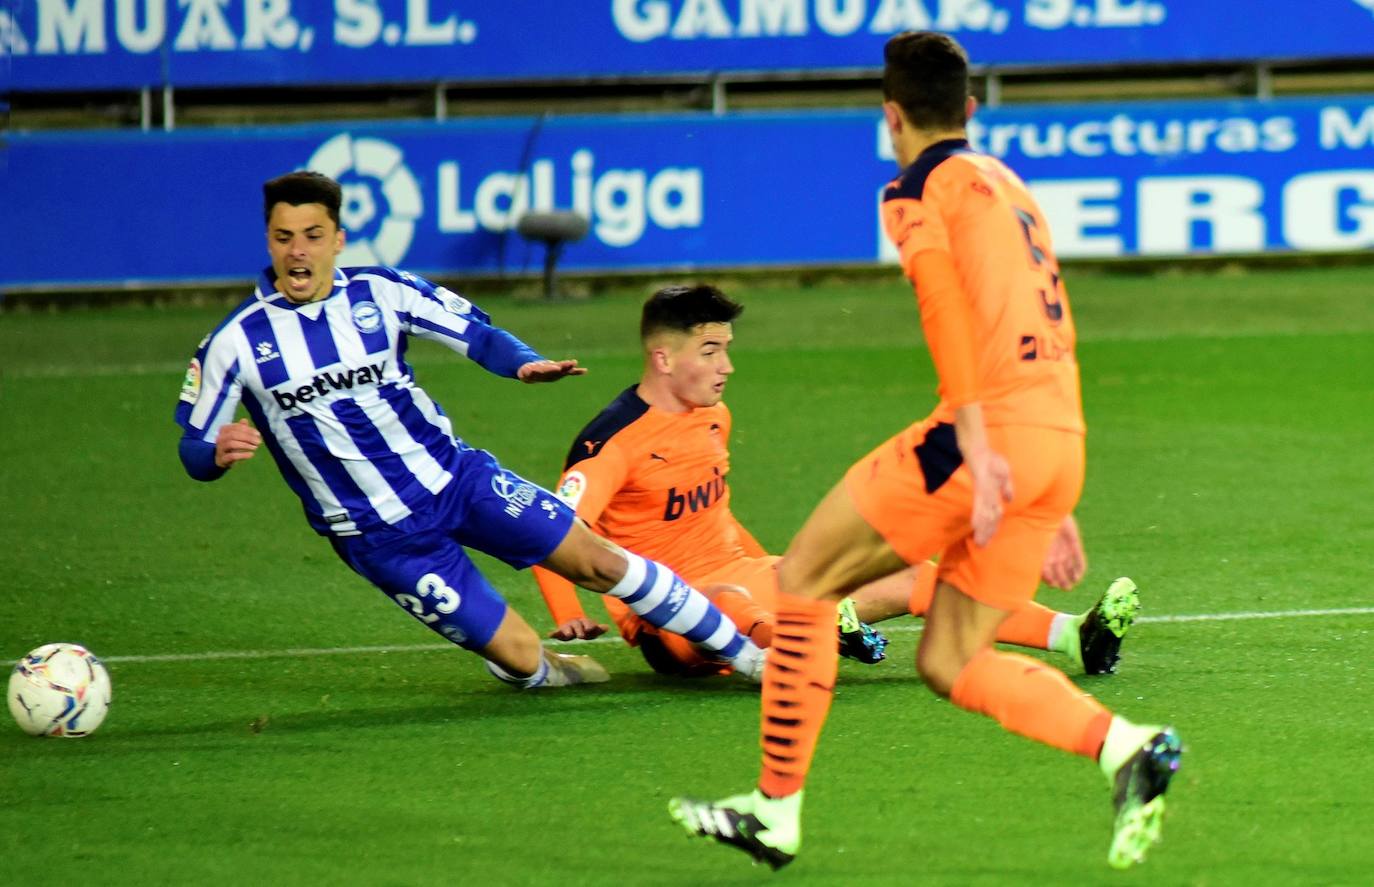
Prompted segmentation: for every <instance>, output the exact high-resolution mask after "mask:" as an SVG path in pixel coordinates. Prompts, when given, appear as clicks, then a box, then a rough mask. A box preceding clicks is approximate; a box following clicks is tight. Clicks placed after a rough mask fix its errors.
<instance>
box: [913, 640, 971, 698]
mask: <svg viewBox="0 0 1374 887" xmlns="http://www.w3.org/2000/svg"><path fill="white" fill-rule="evenodd" d="M967 664H968V661H967V660H963V659H961V658H960V657H959V656H957V655H955V654H954V651H953V650H949V649H939V648H938V647H937V645H936V644H927V643H924V642H923V643H922V644H921V645H920V646H919V647H918V648H917V649H916V673H917V674H919V675H920V676H921V680H922V681H924V682H925V685H926V686H927V687H929V688H930V689H931V690H932V691H934V692H935V693H937V694H939V695H940V696H943V697H945V698H949V694H950V692H951V691H952V690H953V689H954V682H955V681H957V680H958V679H959V672H961V671H963V670H964V666H965V665H967Z"/></svg>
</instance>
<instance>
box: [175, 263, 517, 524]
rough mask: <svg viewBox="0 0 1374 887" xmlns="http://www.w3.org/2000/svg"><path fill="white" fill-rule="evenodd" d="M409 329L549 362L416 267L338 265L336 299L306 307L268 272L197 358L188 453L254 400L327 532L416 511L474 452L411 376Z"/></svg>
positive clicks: (251, 408) (499, 355)
mask: <svg viewBox="0 0 1374 887" xmlns="http://www.w3.org/2000/svg"><path fill="white" fill-rule="evenodd" d="M409 336H416V337H418V338H422V339H432V340H434V341H437V342H441V343H443V344H444V345H447V346H448V347H449V348H452V349H453V350H454V351H456V352H458V353H459V354H463V355H466V356H467V357H469V358H471V359H472V360H474V361H475V362H477V363H478V364H480V365H481V366H483V367H484V368H486V369H487V370H489V371H491V372H493V373H496V374H498V375H503V376H508V377H512V378H513V377H514V376H515V374H516V371H517V370H519V368H520V367H521V366H522V365H524V364H525V363H527V362H529V361H531V360H540V359H541V358H540V356H539V355H538V354H536V353H535V352H534V351H532V350H531V349H530V348H529V347H528V346H527V345H525V344H524V343H523V342H521V341H520V340H519V339H516V338H515V337H514V336H512V335H511V334H509V333H507V332H506V331H504V330H501V329H499V328H497V327H494V326H492V325H491V323H490V318H489V317H488V316H487V315H486V313H484V312H483V311H481V310H480V309H478V308H477V307H476V306H474V305H473V304H472V303H471V302H469V301H468V300H466V299H464V298H463V297H461V296H459V295H457V294H456V293H453V292H451V291H449V290H447V289H444V288H443V287H439V286H435V285H434V284H433V283H430V282H429V281H427V280H425V279H423V278H420V277H416V276H415V275H412V274H408V273H406V272H404V271H397V270H395V269H392V268H379V267H373V268H341V269H336V271H335V279H334V290H333V292H332V293H331V294H330V295H329V296H327V297H326V298H324V299H321V300H319V301H316V302H310V303H308V304H304V305H298V304H295V303H293V302H291V301H290V300H288V299H287V298H286V297H285V296H284V295H282V294H281V293H279V292H277V291H276V288H275V285H274V281H273V273H272V269H271V268H268V269H267V270H266V271H264V272H263V275H262V277H261V278H260V280H259V282H258V287H257V290H256V291H255V292H254V294H253V296H252V297H251V298H249V299H247V300H245V301H244V302H243V303H242V304H241V305H239V306H238V307H237V308H235V309H234V311H232V312H231V313H230V314H229V316H228V317H226V318H225V320H224V321H223V322H222V323H221V324H220V325H219V326H218V327H217V328H216V329H215V330H214V332H212V333H211V334H210V335H209V336H207V337H206V338H205V340H204V341H202V342H201V344H200V347H199V348H198V349H197V351H196V355H195V357H194V358H193V359H192V360H191V365H190V367H189V369H188V370H187V373H186V380H185V383H184V384H183V386H182V390H181V399H180V402H179V403H178V404H177V410H176V421H177V424H179V425H181V427H182V428H183V429H184V434H183V437H182V441H183V458H185V452H186V449H187V444H188V442H190V446H191V447H192V448H199V449H203V447H204V444H206V443H208V444H210V445H211V446H212V447H213V444H214V441H215V438H216V435H217V434H218V432H219V429H220V427H221V426H222V425H224V424H225V423H228V422H231V421H233V418H234V412H235V410H236V408H237V407H238V404H239V403H240V401H241V402H242V403H243V404H244V406H245V408H246V409H247V411H248V414H249V416H250V417H251V418H252V420H253V424H254V425H255V426H257V428H258V430H259V431H260V432H261V433H262V436H263V441H264V443H265V444H266V445H267V448H268V450H269V451H270V452H271V453H272V456H273V458H275V459H276V462H277V467H278V468H279V469H280V470H281V473H282V476H283V477H284V478H285V479H286V482H287V483H288V484H289V485H290V486H291V489H292V490H294V491H295V493H296V495H297V496H299V497H300V499H301V502H302V503H303V504H304V506H305V512H306V516H307V517H308V518H309V520H310V523H311V526H313V527H314V528H315V529H316V530H317V531H318V532H320V533H322V534H326V535H328V534H333V535H355V534H357V533H360V532H365V531H367V530H368V529H371V528H375V527H380V526H384V525H387V524H396V523H398V522H400V521H402V520H405V519H406V518H408V517H410V516H411V515H412V514H414V513H416V512H417V511H421V510H423V509H424V508H425V507H426V506H427V505H428V504H429V503H430V502H431V501H432V500H433V497H434V496H435V495H436V494H437V493H438V492H439V491H440V490H442V489H443V488H444V487H445V486H446V485H447V484H448V483H449V481H450V480H452V478H453V473H452V472H453V470H454V468H455V466H456V464H457V461H458V459H459V458H460V455H461V452H462V451H463V449H464V447H463V446H462V444H461V442H460V441H458V440H457V439H456V438H455V437H454V434H453V429H452V426H451V425H450V423H449V420H448V417H447V416H445V415H444V412H443V410H442V409H441V408H440V407H439V405H438V404H437V403H435V402H434V401H433V400H431V399H430V397H429V396H428V395H427V394H426V393H425V392H424V390H423V389H421V388H420V387H419V386H418V385H416V384H415V381H414V379H413V378H412V375H411V370H410V367H409V366H408V365H407V364H406V361H405V351H406V344H407V338H408V337H409ZM212 469H213V466H212ZM188 470H190V463H189V462H188ZM218 473H219V472H218V471H214V470H212V471H211V472H209V473H208V477H206V478H203V479H210V478H213V477H214V476H217V474H218ZM193 474H194V472H193Z"/></svg>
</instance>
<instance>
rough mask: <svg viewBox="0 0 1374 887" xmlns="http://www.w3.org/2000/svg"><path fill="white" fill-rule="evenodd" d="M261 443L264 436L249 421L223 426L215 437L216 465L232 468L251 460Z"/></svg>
mask: <svg viewBox="0 0 1374 887" xmlns="http://www.w3.org/2000/svg"><path fill="white" fill-rule="evenodd" d="M261 443H262V435H261V434H260V433H259V432H258V429H256V428H254V427H253V426H252V425H251V424H249V422H248V420H247V419H240V420H238V421H237V422H233V423H231V424H229V425H221V426H220V429H219V434H217V435H216V436H215V464H216V465H218V466H219V467H220V468H230V467H232V466H233V464H234V463H235V462H242V461H243V460H244V459H251V458H253V454H254V453H256V452H257V451H258V446H259V445H260V444H261Z"/></svg>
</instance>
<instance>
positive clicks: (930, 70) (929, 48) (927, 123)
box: [883, 31, 969, 130]
mask: <svg viewBox="0 0 1374 887" xmlns="http://www.w3.org/2000/svg"><path fill="white" fill-rule="evenodd" d="M968 88H969V87H968V53H966V52H964V48H963V47H962V46H960V45H959V44H958V43H957V42H956V41H955V40H954V38H952V37H948V36H946V35H944V34H937V33H935V32H934V31H907V32H905V33H902V34H897V35H895V36H894V37H892V38H891V39H890V40H888V41H887V45H886V46H885V47H883V99H884V100H886V101H889V102H896V103H897V104H898V105H899V106H900V107H901V109H902V111H903V112H904V113H905V114H906V116H907V119H908V120H910V121H911V124H912V125H913V126H915V127H917V128H918V129H924V130H941V129H959V128H960V127H962V126H963V125H964V124H966V123H967V122H968V118H967V116H966V114H965V111H966V110H967V107H968V95H969V91H968Z"/></svg>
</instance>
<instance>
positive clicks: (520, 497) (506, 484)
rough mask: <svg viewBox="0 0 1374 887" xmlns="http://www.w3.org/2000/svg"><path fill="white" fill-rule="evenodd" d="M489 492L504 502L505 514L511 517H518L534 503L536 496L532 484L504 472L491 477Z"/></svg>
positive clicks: (535, 489)
mask: <svg viewBox="0 0 1374 887" xmlns="http://www.w3.org/2000/svg"><path fill="white" fill-rule="evenodd" d="M491 490H492V492H493V493H495V494H496V495H498V496H500V497H501V498H502V499H505V500H506V514H508V515H510V516H511V517H519V516H520V513H521V512H523V511H524V510H525V509H526V508H528V507H529V506H530V505H532V504H533V503H534V499H535V497H536V496H537V495H538V489H537V488H536V487H535V486H534V484H532V483H530V482H529V481H527V480H522V479H520V478H519V477H516V476H515V475H513V474H511V473H510V472H508V471H504V470H503V471H502V472H501V473H500V474H494V475H492V477H491Z"/></svg>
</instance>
